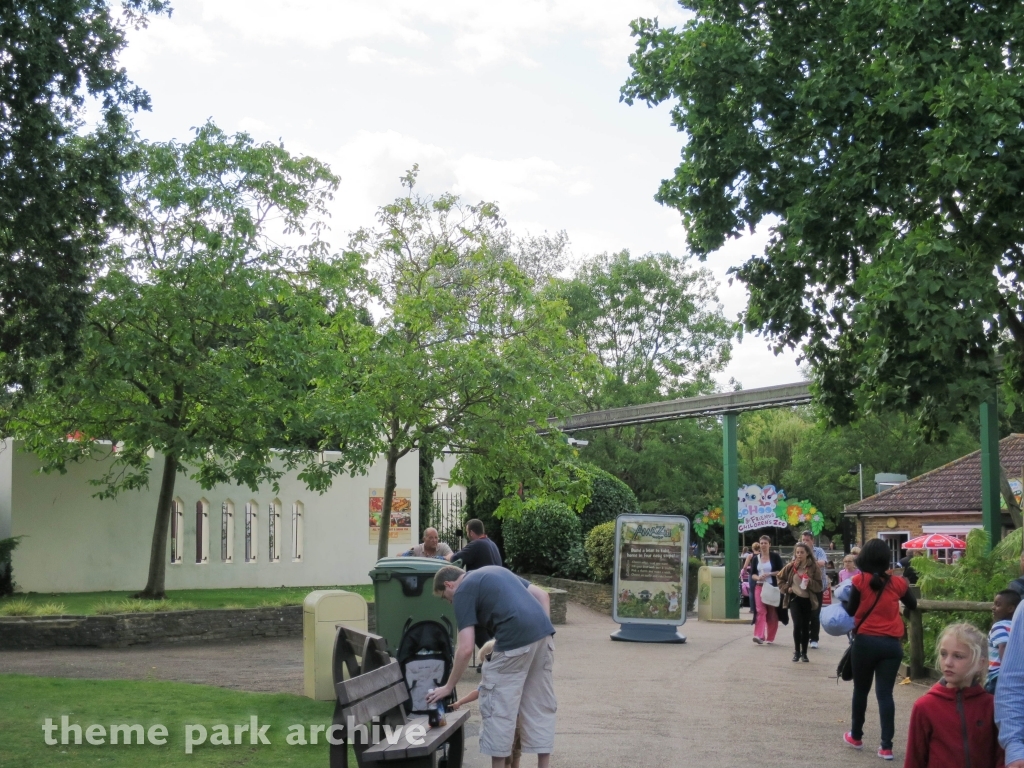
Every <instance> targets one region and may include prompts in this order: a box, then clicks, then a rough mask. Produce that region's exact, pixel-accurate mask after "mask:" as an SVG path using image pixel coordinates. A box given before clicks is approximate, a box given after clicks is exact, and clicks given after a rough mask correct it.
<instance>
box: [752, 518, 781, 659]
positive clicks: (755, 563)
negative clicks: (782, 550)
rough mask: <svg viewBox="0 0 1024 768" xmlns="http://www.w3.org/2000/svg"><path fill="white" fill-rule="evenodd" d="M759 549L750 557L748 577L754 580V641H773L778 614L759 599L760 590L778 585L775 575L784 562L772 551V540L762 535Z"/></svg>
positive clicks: (772, 607) (759, 642)
mask: <svg viewBox="0 0 1024 768" xmlns="http://www.w3.org/2000/svg"><path fill="white" fill-rule="evenodd" d="M759 543H760V545H761V551H760V552H758V553H757V554H756V555H754V556H753V557H752V558H750V578H751V580H752V581H753V582H754V599H753V601H752V602H753V603H754V606H755V608H756V610H757V616H756V617H755V620H754V642H755V643H757V644H758V645H761V644H762V643H769V644H770V643H774V642H775V634H776V633H777V632H778V631H779V614H778V611H776V609H775V606H774V605H765V604H764V601H762V600H761V591H762V589H763V588H764V585H765V584H773V585H774V586H778V585H779V583H778V581H777V580H776V578H775V577H776V575H777V574H778V573H779V571H781V570H782V568H783V567H784V564H783V562H782V557H781V556H780V555H779V554H778V553H777V552H772V551H771V548H772V540H771V539H769V538H768V537H767V536H762V537H761V541H760V542H759Z"/></svg>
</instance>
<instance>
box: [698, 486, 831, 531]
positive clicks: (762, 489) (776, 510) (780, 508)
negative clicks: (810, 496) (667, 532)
mask: <svg viewBox="0 0 1024 768" xmlns="http://www.w3.org/2000/svg"><path fill="white" fill-rule="evenodd" d="M738 494H739V507H738V510H737V517H738V519H739V525H738V526H737V529H736V530H737V531H738V532H740V533H742V532H743V531H756V530H757V529H758V528H786V527H787V526H791V527H793V528H798V527H799V528H810V530H811V532H812V533H813V534H814V535H815V536H817V535H818V534H819V533H821V529H822V528H824V527H825V517H824V515H822V514H821V512H820V511H819V510H818V508H817V507H815V506H814V505H813V504H811V502H809V501H806V500H803V501H788V500H787V499H786V492H785V491H783V490H782V489H781V488H780V489H776V488H775V486H774V485H765V486H760V485H744V486H742V487H741V488H740V489H739V491H738ZM723 519H724V518H723V513H722V508H721V507H716V508H715V509H709V510H706V511H704V512H698V513H697V514H696V515H694V516H693V530H694V532H695V533H696V534H697V535H698V536H700V537H701V538H704V534H705V532H706V531H707V529H708V526H711V525H721V524H722V522H723Z"/></svg>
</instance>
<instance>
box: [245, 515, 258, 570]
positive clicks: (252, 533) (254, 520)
mask: <svg viewBox="0 0 1024 768" xmlns="http://www.w3.org/2000/svg"><path fill="white" fill-rule="evenodd" d="M259 508H260V505H259V504H258V503H257V502H255V501H247V502H246V503H245V562H247V563H255V562H256V558H257V557H258V555H259V552H258V547H257V546H256V545H257V542H258V541H259V526H258V525H257V524H258V523H259V519H258V516H259Z"/></svg>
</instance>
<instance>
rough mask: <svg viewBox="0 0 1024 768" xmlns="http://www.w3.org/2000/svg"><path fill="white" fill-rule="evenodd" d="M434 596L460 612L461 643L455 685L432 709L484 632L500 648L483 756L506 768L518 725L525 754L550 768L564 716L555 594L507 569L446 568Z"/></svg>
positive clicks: (485, 691)
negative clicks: (555, 671)
mask: <svg viewBox="0 0 1024 768" xmlns="http://www.w3.org/2000/svg"><path fill="white" fill-rule="evenodd" d="M434 594H435V595H436V596H437V597H443V598H444V599H445V600H448V601H449V602H450V603H451V604H452V605H453V606H454V607H455V621H456V623H457V624H458V625H459V639H458V644H457V646H456V649H455V661H454V663H453V665H452V672H451V674H450V675H449V676H448V681H447V682H446V683H445V684H444V685H443V686H441V687H440V688H437V689H435V690H434V691H433V693H430V694H428V696H427V702H428V703H431V704H433V703H436V702H438V701H441V700H442V699H444V698H445V697H446V696H448V695H449V694H450V693H451V692H452V690H454V688H455V686H456V685H457V684H458V682H459V680H460V679H461V677H462V675H463V673H464V672H465V671H466V667H467V666H469V661H470V658H471V657H472V655H473V644H474V638H475V636H476V628H477V627H480V628H482V629H484V630H485V631H486V632H487V633H488V634H490V635H493V636H494V641H495V642H494V651H493V652H492V653H491V658H490V661H488V662H487V663H486V664H484V666H483V671H482V673H481V677H480V689H479V690H480V715H481V720H482V725H481V727H480V752H481V753H483V754H485V755H490V756H491V766H492V768H503V766H504V765H505V758H506V757H509V756H510V755H512V752H513V745H514V742H515V734H516V722H517V721H518V723H519V729H520V736H521V742H522V749H523V752H524V753H528V754H531V753H532V754H536V755H537V766H538V768H547V766H548V765H549V762H550V758H551V752H552V751H553V750H554V746H555V711H556V710H557V709H558V703H557V701H556V699H555V688H554V681H553V676H552V668H553V665H554V655H555V643H554V640H553V639H552V638H553V637H554V634H555V628H554V627H553V626H552V625H551V617H550V599H549V597H548V593H547V592H545V591H544V590H542V589H541V588H540V587H537V586H535V585H533V584H530V582H528V581H527V580H526V579H522V578H520V577H519V576H516V575H515V574H514V573H512V571H510V570H508V569H506V568H502V567H500V566H494V565H489V566H484V567H483V568H478V569H477V570H475V571H473V572H471V573H466V572H465V571H463V570H462V569H461V568H457V567H455V566H454V565H446V566H444V567H442V568H441V569H440V570H439V571H438V572H437V573H436V574H434Z"/></svg>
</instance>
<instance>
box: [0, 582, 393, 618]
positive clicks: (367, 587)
mask: <svg viewBox="0 0 1024 768" xmlns="http://www.w3.org/2000/svg"><path fill="white" fill-rule="evenodd" d="M315 589H346V590H348V591H349V592H355V593H356V594H359V595H362V596H363V597H364V598H365V599H366V600H368V601H372V600H373V585H372V584H359V585H357V586H350V587H275V588H270V589H258V588H240V589H176V590H169V591H168V592H167V601H166V604H165V605H161V606H160V609H161V610H173V609H174V608H175V607H178V608H183V609H191V608H255V607H258V606H261V605H301V604H302V601H303V599H304V598H305V597H306V595H308V594H309V593H310V592H312V591H313V590H315ZM131 594H132V593H131V592H61V593H54V594H50V593H46V592H26V593H19V594H16V595H13V596H11V597H5V598H0V615H3V614H4V613H6V612H7V611H6V610H5V606H8V607H9V608H16V607H17V606H13V605H11V604H12V603H15V602H17V601H28V602H29V603H30V604H31V605H32V606H33V607H36V608H41V607H43V606H46V609H45V613H49V614H54V613H63V614H67V615H74V616H89V615H92V614H95V613H97V608H99V609H100V610H99V612H101V613H103V612H106V613H113V612H117V605H116V604H118V603H121V602H123V601H125V600H128V596H129V595H131ZM59 606H63V608H61V609H59V610H58V607H59ZM150 609H151V610H152V608H150Z"/></svg>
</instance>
